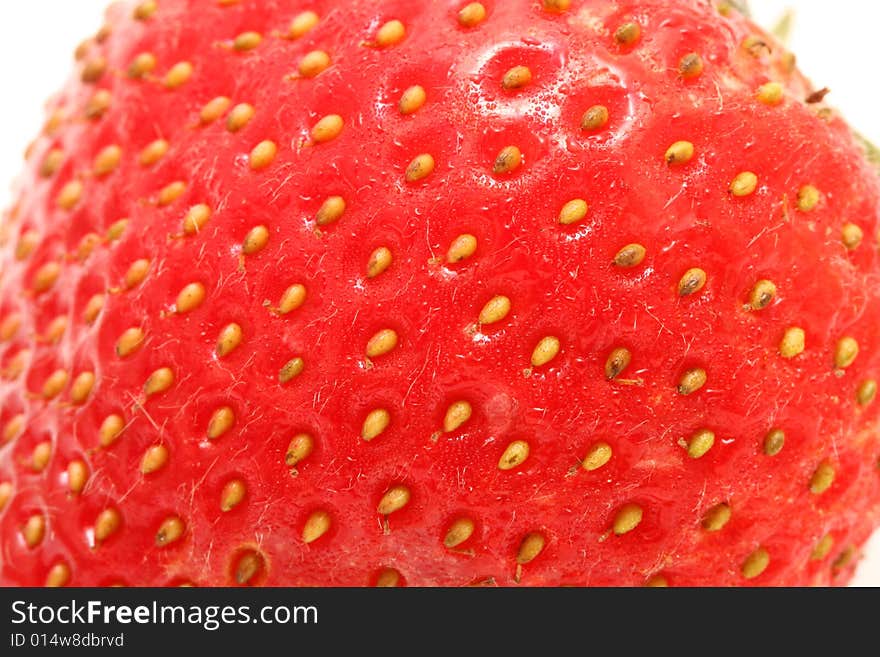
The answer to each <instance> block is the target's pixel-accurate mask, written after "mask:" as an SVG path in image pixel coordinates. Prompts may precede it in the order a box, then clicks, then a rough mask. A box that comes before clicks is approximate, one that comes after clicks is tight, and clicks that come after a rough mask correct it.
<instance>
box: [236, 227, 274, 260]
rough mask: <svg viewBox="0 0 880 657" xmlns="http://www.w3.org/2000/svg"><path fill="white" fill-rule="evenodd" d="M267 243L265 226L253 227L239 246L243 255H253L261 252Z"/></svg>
mask: <svg viewBox="0 0 880 657" xmlns="http://www.w3.org/2000/svg"><path fill="white" fill-rule="evenodd" d="M268 243H269V229H268V228H266V227H265V226H262V225H261V226H254V227H253V228H251V229H250V230H249V231H248V234H247V235H245V237H244V241H243V242H242V244H241V252H242V253H244V254H245V255H254V254H256V253H259V252H260V251H262V250H263V249H264V248H265V247H266V244H268Z"/></svg>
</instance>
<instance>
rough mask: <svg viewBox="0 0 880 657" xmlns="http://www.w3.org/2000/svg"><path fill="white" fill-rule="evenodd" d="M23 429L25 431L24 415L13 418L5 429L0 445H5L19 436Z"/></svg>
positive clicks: (20, 414)
mask: <svg viewBox="0 0 880 657" xmlns="http://www.w3.org/2000/svg"><path fill="white" fill-rule="evenodd" d="M22 429H24V414H23V413H19V414H18V415H15V416H13V417H12V418H11V419H10V420H9V422H7V423H6V425H5V426H4V427H3V440H2V442H0V445H5V444H6V443H8V442H9V441H10V440H12V439H13V438H15V437H16V436H18V434H20V433H21V430H22Z"/></svg>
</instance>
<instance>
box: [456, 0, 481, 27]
mask: <svg viewBox="0 0 880 657" xmlns="http://www.w3.org/2000/svg"><path fill="white" fill-rule="evenodd" d="M484 20H486V8H485V7H484V6H483V4H482V3H481V2H472V3H470V4H468V5H465V6H464V7H462V9H461V10H460V11H459V12H458V24H459V25H461V26H462V27H475V26H477V25H479V24H480V23H482V22H483V21H484Z"/></svg>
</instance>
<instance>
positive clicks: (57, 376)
mask: <svg viewBox="0 0 880 657" xmlns="http://www.w3.org/2000/svg"><path fill="white" fill-rule="evenodd" d="M67 379H68V374H67V370H63V369H58V370H55V371H54V372H52V374H50V375H49V377H48V378H47V379H46V381H45V382H44V383H43V391H42V392H43V397H44V398H45V399H54V398H55V397H57V396H58V395H59V394H61V391H62V390H64V386H66V385H67Z"/></svg>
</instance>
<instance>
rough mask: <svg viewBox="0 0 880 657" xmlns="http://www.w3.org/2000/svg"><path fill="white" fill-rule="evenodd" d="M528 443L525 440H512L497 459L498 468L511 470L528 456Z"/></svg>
mask: <svg viewBox="0 0 880 657" xmlns="http://www.w3.org/2000/svg"><path fill="white" fill-rule="evenodd" d="M529 451H530V449H529V444H528V443H527V442H526V441H525V440H514V441H513V442H512V443H510V444H509V445H508V446H507V447H506V448H505V449H504V454H502V455H501V458H500V459H499V460H498V468H499V469H500V470H513V469H514V468H517V467H519V466H520V465H522V464H523V463H524V462H525V460H526V459H527V458H529Z"/></svg>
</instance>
